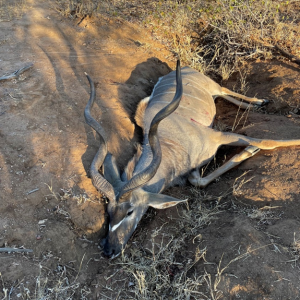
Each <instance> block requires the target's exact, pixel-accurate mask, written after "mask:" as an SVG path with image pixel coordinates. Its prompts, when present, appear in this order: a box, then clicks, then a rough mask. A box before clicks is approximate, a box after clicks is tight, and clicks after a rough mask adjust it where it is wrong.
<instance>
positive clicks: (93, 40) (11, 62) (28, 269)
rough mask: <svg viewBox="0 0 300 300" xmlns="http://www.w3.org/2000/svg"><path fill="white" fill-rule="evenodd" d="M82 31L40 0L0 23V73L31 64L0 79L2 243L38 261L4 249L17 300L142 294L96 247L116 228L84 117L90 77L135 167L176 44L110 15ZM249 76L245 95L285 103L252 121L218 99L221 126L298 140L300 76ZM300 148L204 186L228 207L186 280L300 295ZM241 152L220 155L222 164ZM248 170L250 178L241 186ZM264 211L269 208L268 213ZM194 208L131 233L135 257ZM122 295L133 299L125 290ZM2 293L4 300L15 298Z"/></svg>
mask: <svg viewBox="0 0 300 300" xmlns="http://www.w3.org/2000/svg"><path fill="white" fill-rule="evenodd" d="M77 24H78V22H74V21H72V20H68V19H65V18H62V17H60V16H59V15H58V14H57V13H56V12H55V11H54V10H52V9H50V7H49V5H48V4H47V3H44V4H38V1H36V3H34V2H32V9H30V10H28V11H27V12H26V13H25V14H24V15H23V17H22V18H21V19H19V20H16V19H14V20H11V21H9V22H3V23H1V32H0V51H1V53H2V54H3V55H2V56H1V67H0V72H1V75H3V74H5V73H11V72H13V71H15V70H17V69H19V68H21V67H23V66H24V65H26V64H29V63H31V62H33V63H34V66H33V68H31V69H29V70H28V71H26V72H25V73H24V74H22V75H21V76H20V77H19V78H18V79H14V80H9V81H3V82H1V83H0V84H1V90H0V93H1V99H0V191H1V196H0V198H1V201H0V246H1V247H21V246H23V247H24V248H28V249H33V254H19V253H13V254H12V253H10V254H8V253H1V254H0V272H1V274H2V275H1V278H2V285H3V287H2V288H6V289H8V290H9V291H10V292H11V296H10V297H11V299H16V297H17V295H20V293H21V295H22V297H23V298H24V299H26V298H25V296H24V295H26V293H28V290H26V289H29V290H30V292H31V294H30V296H28V297H29V298H28V299H39V298H38V297H36V296H34V292H35V291H45V293H48V294H49V295H50V294H51V293H50V289H51V288H54V287H55V288H58V289H59V288H61V290H62V288H63V287H64V288H65V290H64V292H62V294H61V295H60V297H61V298H60V299H66V297H67V296H66V295H70V294H72V292H74V293H75V296H74V297H75V298H74V299H106V298H108V299H111V298H112V299H114V298H115V297H117V295H119V296H120V297H123V298H124V299H126V297H127V296H128V295H129V296H130V297H132V298H138V296H136V294H135V293H134V292H133V291H132V285H135V284H136V283H134V282H133V279H131V278H130V277H128V275H126V274H127V273H125V271H124V270H123V269H122V267H120V266H119V265H117V264H116V265H112V264H111V262H109V261H107V260H106V259H104V258H103V257H102V256H101V252H100V250H99V247H98V242H99V238H100V237H103V236H104V235H105V232H106V228H105V226H104V224H105V222H104V221H105V203H104V201H102V200H101V199H100V197H99V195H98V194H97V192H96V190H95V189H94V187H93V186H92V184H91V181H90V179H89V178H88V168H89V165H90V163H91V161H92V159H93V156H94V155H95V153H96V151H97V147H98V142H97V138H96V136H95V134H94V132H93V131H92V130H91V129H90V128H89V127H88V126H87V125H86V124H85V122H84V118H83V111H84V107H85V105H86V102H87V100H88V98H89V86H88V82H87V79H86V77H85V75H84V72H87V73H88V74H89V75H90V76H91V77H92V78H93V79H94V81H95V84H96V91H97V101H96V105H95V108H94V109H93V115H94V116H96V118H97V120H99V121H100V122H101V125H102V126H103V129H104V132H103V135H104V136H105V137H106V139H107V140H108V141H109V142H108V147H109V149H110V151H111V152H112V153H113V154H114V155H115V156H116V157H117V158H118V164H119V165H120V166H121V167H124V165H125V164H126V162H127V161H128V159H129V158H130V157H131V155H132V153H133V152H134V147H133V144H134V143H135V142H137V141H139V140H140V134H141V132H140V130H139V129H138V128H137V127H136V126H135V124H134V122H133V116H134V112H135V109H136V106H137V104H138V102H139V101H140V100H141V99H142V98H144V97H146V96H148V95H149V94H150V93H151V90H152V88H153V86H154V84H155V83H156V82H157V80H158V78H159V77H160V76H163V75H165V74H167V73H168V72H169V71H170V69H171V68H174V66H175V64H174V62H173V61H170V60H168V59H167V57H171V54H170V53H169V52H168V51H167V50H166V49H165V47H164V46H163V45H161V44H159V43H158V42H157V41H155V40H153V39H152V38H151V35H150V34H149V33H148V32H146V31H145V30H144V29H141V28H140V27H137V26H135V25H132V24H129V23H127V22H125V21H120V20H115V19H113V20H111V19H109V18H106V17H103V18H97V19H84V20H83V21H82V22H81V23H80V24H79V25H77ZM249 69H250V75H249V76H248V82H249V91H248V95H250V96H253V95H258V96H259V97H262V98H269V99H271V100H274V102H272V103H271V104H270V105H269V106H267V107H266V108H265V109H264V110H262V111H258V112H249V113H247V114H246V115H244V117H245V116H247V118H245V120H244V119H243V118H241V116H242V113H241V112H239V114H238V115H237V108H236V107H234V106H233V105H231V104H228V103H227V102H224V101H223V100H222V101H217V102H218V115H219V116H220V117H218V121H221V122H223V123H224V124H225V125H226V126H233V124H234V122H235V120H236V118H237V117H236V116H238V118H240V122H239V123H238V126H237V127H236V131H238V132H242V133H244V134H246V135H249V136H253V137H259V138H276V139H287V138H300V133H299V121H300V118H299V116H300V111H298V108H299V81H300V72H299V68H298V67H297V66H296V65H294V64H292V63H289V62H287V61H269V62H257V63H253V64H251V65H249ZM233 78H234V77H233ZM235 79H236V78H234V79H233V80H235ZM233 84H234V82H228V83H227V86H228V87H232V86H233ZM299 150H300V149H299V147H290V148H283V149H277V150H274V151H269V152H267V151H261V152H260V153H259V154H257V155H256V156H255V157H253V158H252V159H251V160H249V161H247V162H245V163H243V164H242V165H241V166H240V167H239V168H237V169H235V170H233V171H231V172H229V173H228V174H226V175H224V176H222V178H221V180H220V181H218V182H215V183H213V184H211V185H210V186H209V187H208V188H207V189H206V190H205V193H207V195H210V197H211V199H218V201H216V200H211V201H210V202H208V203H206V204H204V206H205V207H206V208H207V209H212V208H213V207H215V206H216V204H218V205H221V206H220V211H221V213H220V214H218V216H217V217H216V219H215V220H212V221H210V222H208V223H207V225H206V226H202V227H201V229H199V231H197V232H193V234H194V235H195V236H197V235H198V236H200V235H201V238H199V240H197V241H198V242H197V243H198V244H197V246H199V247H201V248H202V249H203V248H206V260H203V259H201V260H199V261H198V262H197V264H195V265H194V266H193V267H192V268H191V269H189V271H188V272H187V275H188V276H190V277H191V276H193V274H198V275H197V276H201V275H205V272H206V273H207V274H212V276H214V275H215V274H217V276H216V277H215V279H214V280H217V278H219V279H220V283H219V284H218V285H217V287H216V291H218V293H219V294H215V295H222V296H221V297H224V299H237V298H238V297H241V298H243V299H254V298H255V299H283V298H284V299H298V298H300V296H299V289H300V285H299V263H298V257H299V252H297V251H299V249H298V250H297V247H296V246H295V245H297V244H295V241H297V240H299V239H300V236H299V226H300V224H299V216H298V215H299V214H298V211H299V208H300V207H299V206H300V204H299V184H298V182H299V171H298V170H299V159H298V158H299V155H300V152H299ZM234 151H237V150H236V149H228V148H226V149H225V150H224V149H222V150H221V152H220V154H219V155H218V156H219V157H220V160H219V161H218V163H220V164H221V163H222V160H223V159H224V155H225V154H226V155H227V157H228V156H230V155H233V154H234V153H235V152H234ZM245 170H251V171H250V172H249V173H247V174H246V175H245V176H244V177H242V178H241V179H239V180H238V181H237V182H236V181H235V179H236V178H237V177H239V176H241V175H242V174H243V173H244V171H245ZM242 179H244V180H245V182H246V183H245V184H241V180H242ZM237 183H240V185H238V184H237ZM232 187H234V190H233V193H232ZM190 190H191V187H184V188H172V189H171V190H170V191H168V192H170V193H172V194H174V195H177V196H178V195H179V194H180V195H182V196H189V197H190V198H191V202H192V203H194V202H195V201H196V200H195V199H196V198H197V197H195V194H193V193H191V192H190ZM228 191H230V193H229V192H228ZM220 199H221V200H220ZM265 206H267V208H268V209H267V210H264V209H262V210H261V209H260V208H263V207H265ZM273 207H276V208H273ZM260 211H262V212H265V211H267V213H261V214H260V213H259V212H260ZM184 212H186V208H185V207H181V208H179V210H178V211H177V209H176V208H174V209H170V210H166V211H160V212H157V213H156V212H153V211H151V212H150V214H148V216H146V218H144V220H143V221H142V223H141V225H140V226H139V227H140V228H139V229H138V230H137V233H136V234H135V236H134V237H133V238H132V239H131V242H130V243H129V247H130V249H131V248H132V249H136V244H135V242H136V241H140V247H138V249H139V251H141V248H142V249H146V248H149V247H150V246H149V240H151V234H152V231H153V230H155V229H156V228H158V227H161V226H162V224H165V223H168V224H166V225H164V227H163V229H162V230H163V231H164V230H165V231H166V232H168V233H169V234H173V235H175V234H176V231H177V228H178V227H180V226H179V225H178V224H179V223H180V221H179V220H180V218H181V217H182V214H183V213H184ZM178 214H179V215H178ZM178 222H179V223H178ZM185 226H186V225H185ZM174 228H175V229H174ZM180 228H181V227H180ZM184 228H185V227H183V228H181V229H182V230H183V231H184V230H187V231H188V230H190V231H191V232H192V229H191V228H190V229H188V227H187V228H186V229H184ZM177 234H178V232H177ZM159 238H160V237H159V236H158V237H157V239H158V240H156V242H157V243H158V241H159ZM167 239H168V238H167ZM164 241H166V239H164ZM147 243H148V244H147ZM293 245H294V246H293ZM196 248H197V247H196V246H195V240H193V241H192V239H191V240H187V241H186V245H184V247H182V248H181V250H180V255H179V254H178V253H177V254H176V255H177V256H176V260H178V261H179V262H181V263H182V264H184V263H188V259H191V260H193V259H194V255H195V254H194V253H195V250H196ZM128 251H131V250H128ZM145 253H146V254H145V255H148V254H147V251H146V252H145ZM245 253H247V255H246V254H245ZM244 254H245V256H242V257H241V259H239V260H235V259H236V257H239V255H244ZM207 262H209V263H210V264H207ZM230 262H231V263H230ZM228 263H230V264H229V265H228V268H226V270H224V271H223V272H221V273H220V272H219V273H218V270H219V271H220V268H221V269H222V268H223V267H224V266H226V265H227V264H228ZM218 268H219V269H218ZM181 270H182V269H181V268H179V267H176V268H175V266H172V268H171V269H170V272H171V273H170V272H169V274H173V275H171V277H172V276H173V277H174V276H175V275H176V274H180V272H181ZM115 274H116V275H115ZM218 274H219V275H218ZM218 276H219V277H218ZM173 277H172V278H173ZM42 278H43V279H45V278H47V280H48V282H47V283H44V285H42V287H37V279H39V280H40V282H42ZM66 278H67V279H68V278H69V279H70V281H69V282H68V284H67V283H66ZM117 280H122V281H117ZM0 282H1V280H0ZM43 282H44V281H43ZM202 285H203V288H202V293H203V295H207V297H208V298H209V297H212V296H211V294H210V291H211V289H213V288H211V289H210V287H209V284H205V282H203V284H202ZM79 286H80V287H81V288H78V287H79ZM120 287H122V288H123V289H124V291H126V293H127V294H126V295H127V296H126V297H125V296H122V295H121V294H120V293H119V288H120ZM2 288H1V292H0V295H1V297H2V298H4V299H6V298H5V291H4V290H2ZM220 291H221V292H222V293H221V292H220ZM63 293H65V294H63ZM68 293H69V294H68ZM216 293H217V292H216ZM103 295H104V296H103ZM129 296H128V297H129ZM160 296H161V295H157V296H153V297H154V298H155V297H158V298H159V297H160ZM169 296H170V297H172V293H171V294H170V295H169ZM84 297H85V298H84ZM203 297H204V296H203ZM49 299H51V298H50V296H49ZM120 299H121V298H120ZM194 299H199V298H197V297H196V296H195V297H194Z"/></svg>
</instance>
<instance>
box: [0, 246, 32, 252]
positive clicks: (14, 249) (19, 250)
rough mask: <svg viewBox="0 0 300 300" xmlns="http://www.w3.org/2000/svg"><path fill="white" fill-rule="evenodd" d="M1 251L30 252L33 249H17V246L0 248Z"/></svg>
mask: <svg viewBox="0 0 300 300" xmlns="http://www.w3.org/2000/svg"><path fill="white" fill-rule="evenodd" d="M1 252H28V253H31V252H33V250H32V249H18V248H9V247H6V248H0V253H1Z"/></svg>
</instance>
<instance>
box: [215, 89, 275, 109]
mask: <svg viewBox="0 0 300 300" xmlns="http://www.w3.org/2000/svg"><path fill="white" fill-rule="evenodd" d="M218 96H220V97H222V98H224V99H226V100H228V101H229V102H231V103H233V104H235V105H237V106H239V107H241V108H243V109H247V108H252V107H254V106H255V105H256V106H257V105H258V106H263V105H265V104H266V103H268V102H269V100H265V99H258V98H251V97H247V96H244V95H241V94H238V93H235V92H232V91H230V90H228V89H226V88H224V87H222V93H221V95H218ZM231 96H234V97H237V98H239V99H243V100H245V101H247V102H243V101H240V100H237V99H235V98H233V97H231Z"/></svg>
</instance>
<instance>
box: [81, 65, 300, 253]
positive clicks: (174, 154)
mask: <svg viewBox="0 0 300 300" xmlns="http://www.w3.org/2000/svg"><path fill="white" fill-rule="evenodd" d="M87 77H88V80H89V83H90V86H91V94H90V99H89V101H88V104H87V106H86V108H85V112H84V115H85V119H86V122H87V124H88V125H90V126H91V127H92V128H94V130H95V131H96V132H97V133H98V135H99V138H100V147H99V150H98V152H97V154H96V155H95V158H94V160H93V162H92V165H91V168H90V176H91V178H92V181H93V184H94V186H95V187H96V188H97V189H98V190H99V191H100V192H101V193H102V194H103V195H104V196H105V197H106V198H107V199H108V200H109V202H108V207H107V211H108V214H109V232H108V236H107V237H106V239H105V240H104V243H103V244H104V254H105V255H106V256H108V257H115V256H117V255H118V254H119V253H120V252H121V250H122V249H123V248H124V246H125V245H126V243H127V241H128V239H129V238H130V236H131V235H132V233H133V232H134V230H135V229H136V227H137V224H138V223H139V221H140V220H141V218H142V216H143V215H144V213H145V212H146V211H147V209H148V207H149V206H152V207H154V208H158V209H163V208H168V207H171V206H173V205H176V204H177V203H180V202H183V201H186V200H180V199H176V198H173V197H170V196H167V195H163V194H161V192H162V191H163V190H164V189H166V188H167V187H170V186H172V185H176V184H184V183H185V182H186V180H188V181H189V182H190V183H191V184H193V185H195V186H198V187H205V186H206V185H207V184H209V183H210V182H211V181H212V180H214V179H215V178H217V177H218V176H220V175H221V174H223V173H225V172H226V171H228V170H229V169H231V168H233V167H234V166H236V165H238V164H240V163H241V162H242V161H244V160H245V159H247V158H249V157H251V156H253V155H254V154H256V153H257V152H258V151H259V150H260V149H274V148H276V147H285V146H291V145H300V140H278V141H274V140H264V139H263V140H262V139H255V138H250V137H246V136H243V135H240V134H235V133H230V132H219V131H216V130H214V129H212V124H213V120H214V118H215V114H216V107H215V103H214V99H215V98H216V97H222V98H225V99H227V100H228V101H230V102H233V103H235V104H237V105H239V106H241V107H243V108H246V107H248V106H249V105H250V107H251V106H253V105H258V106H260V105H263V104H265V103H266V102H267V101H266V100H260V99H257V98H249V97H246V96H243V95H240V94H237V93H234V92H232V91H230V90H228V89H226V88H223V87H221V86H219V85H218V84H217V83H215V82H214V81H213V80H211V79H209V78H208V77H206V76H204V75H203V74H200V73H199V72H197V71H195V70H193V69H191V68H189V67H184V68H182V70H181V69H180V64H179V62H178V63H177V69H176V71H173V72H171V73H169V74H168V75H166V76H164V77H162V78H160V80H159V81H158V83H157V84H156V85H155V87H154V90H153V92H152V94H151V96H150V97H147V98H145V99H144V100H142V101H141V102H140V103H139V106H138V108H137V111H136V116H135V120H136V123H137V124H138V125H139V126H141V127H142V128H143V143H142V145H141V147H140V148H139V149H138V151H137V153H136V154H135V156H134V157H133V158H132V159H131V161H130V162H129V163H128V165H127V167H126V168H125V170H124V173H123V174H122V176H121V175H120V172H119V169H118V167H117V165H116V162H115V159H114V157H113V156H112V155H111V154H110V153H109V152H108V150H107V145H106V141H105V140H104V138H103V137H102V136H101V134H100V132H101V130H102V128H101V127H100V125H99V123H98V122H97V121H96V120H95V119H94V118H93V117H92V116H91V113H90V110H91V108H92V106H93V103H94V99H95V88H94V84H93V82H92V80H91V78H90V77H89V76H88V75H87ZM174 93H175V96H174ZM232 96H235V97H237V98H240V99H243V100H245V101H247V102H248V103H247V104H246V103H245V102H241V101H239V100H237V99H235V98H233V97H232ZM162 120H163V122H162V123H161V124H160V122H161V121H162ZM159 124H160V125H159ZM158 125H159V127H158ZM221 145H230V146H244V147H246V148H245V149H244V150H243V151H242V152H241V153H240V154H237V155H235V156H234V157H233V158H232V159H230V160H229V161H228V162H227V163H225V164H224V165H223V166H221V167H220V168H219V169H217V170H215V171H214V172H212V173H211V174H210V175H208V176H207V177H203V178H202V177H201V176H200V173H199V168H201V167H202V166H203V165H205V164H207V163H208V162H209V161H210V160H211V159H213V157H214V156H215V153H216V152H217V150H218V148H219V147H220V146H221ZM101 167H102V174H101V173H100V172H99V170H100V168H101Z"/></svg>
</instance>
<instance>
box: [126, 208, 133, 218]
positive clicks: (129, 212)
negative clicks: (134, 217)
mask: <svg viewBox="0 0 300 300" xmlns="http://www.w3.org/2000/svg"><path fill="white" fill-rule="evenodd" d="M132 213H133V209H131V210H129V211H128V212H127V217H129V216H130V215H131V214H132Z"/></svg>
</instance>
